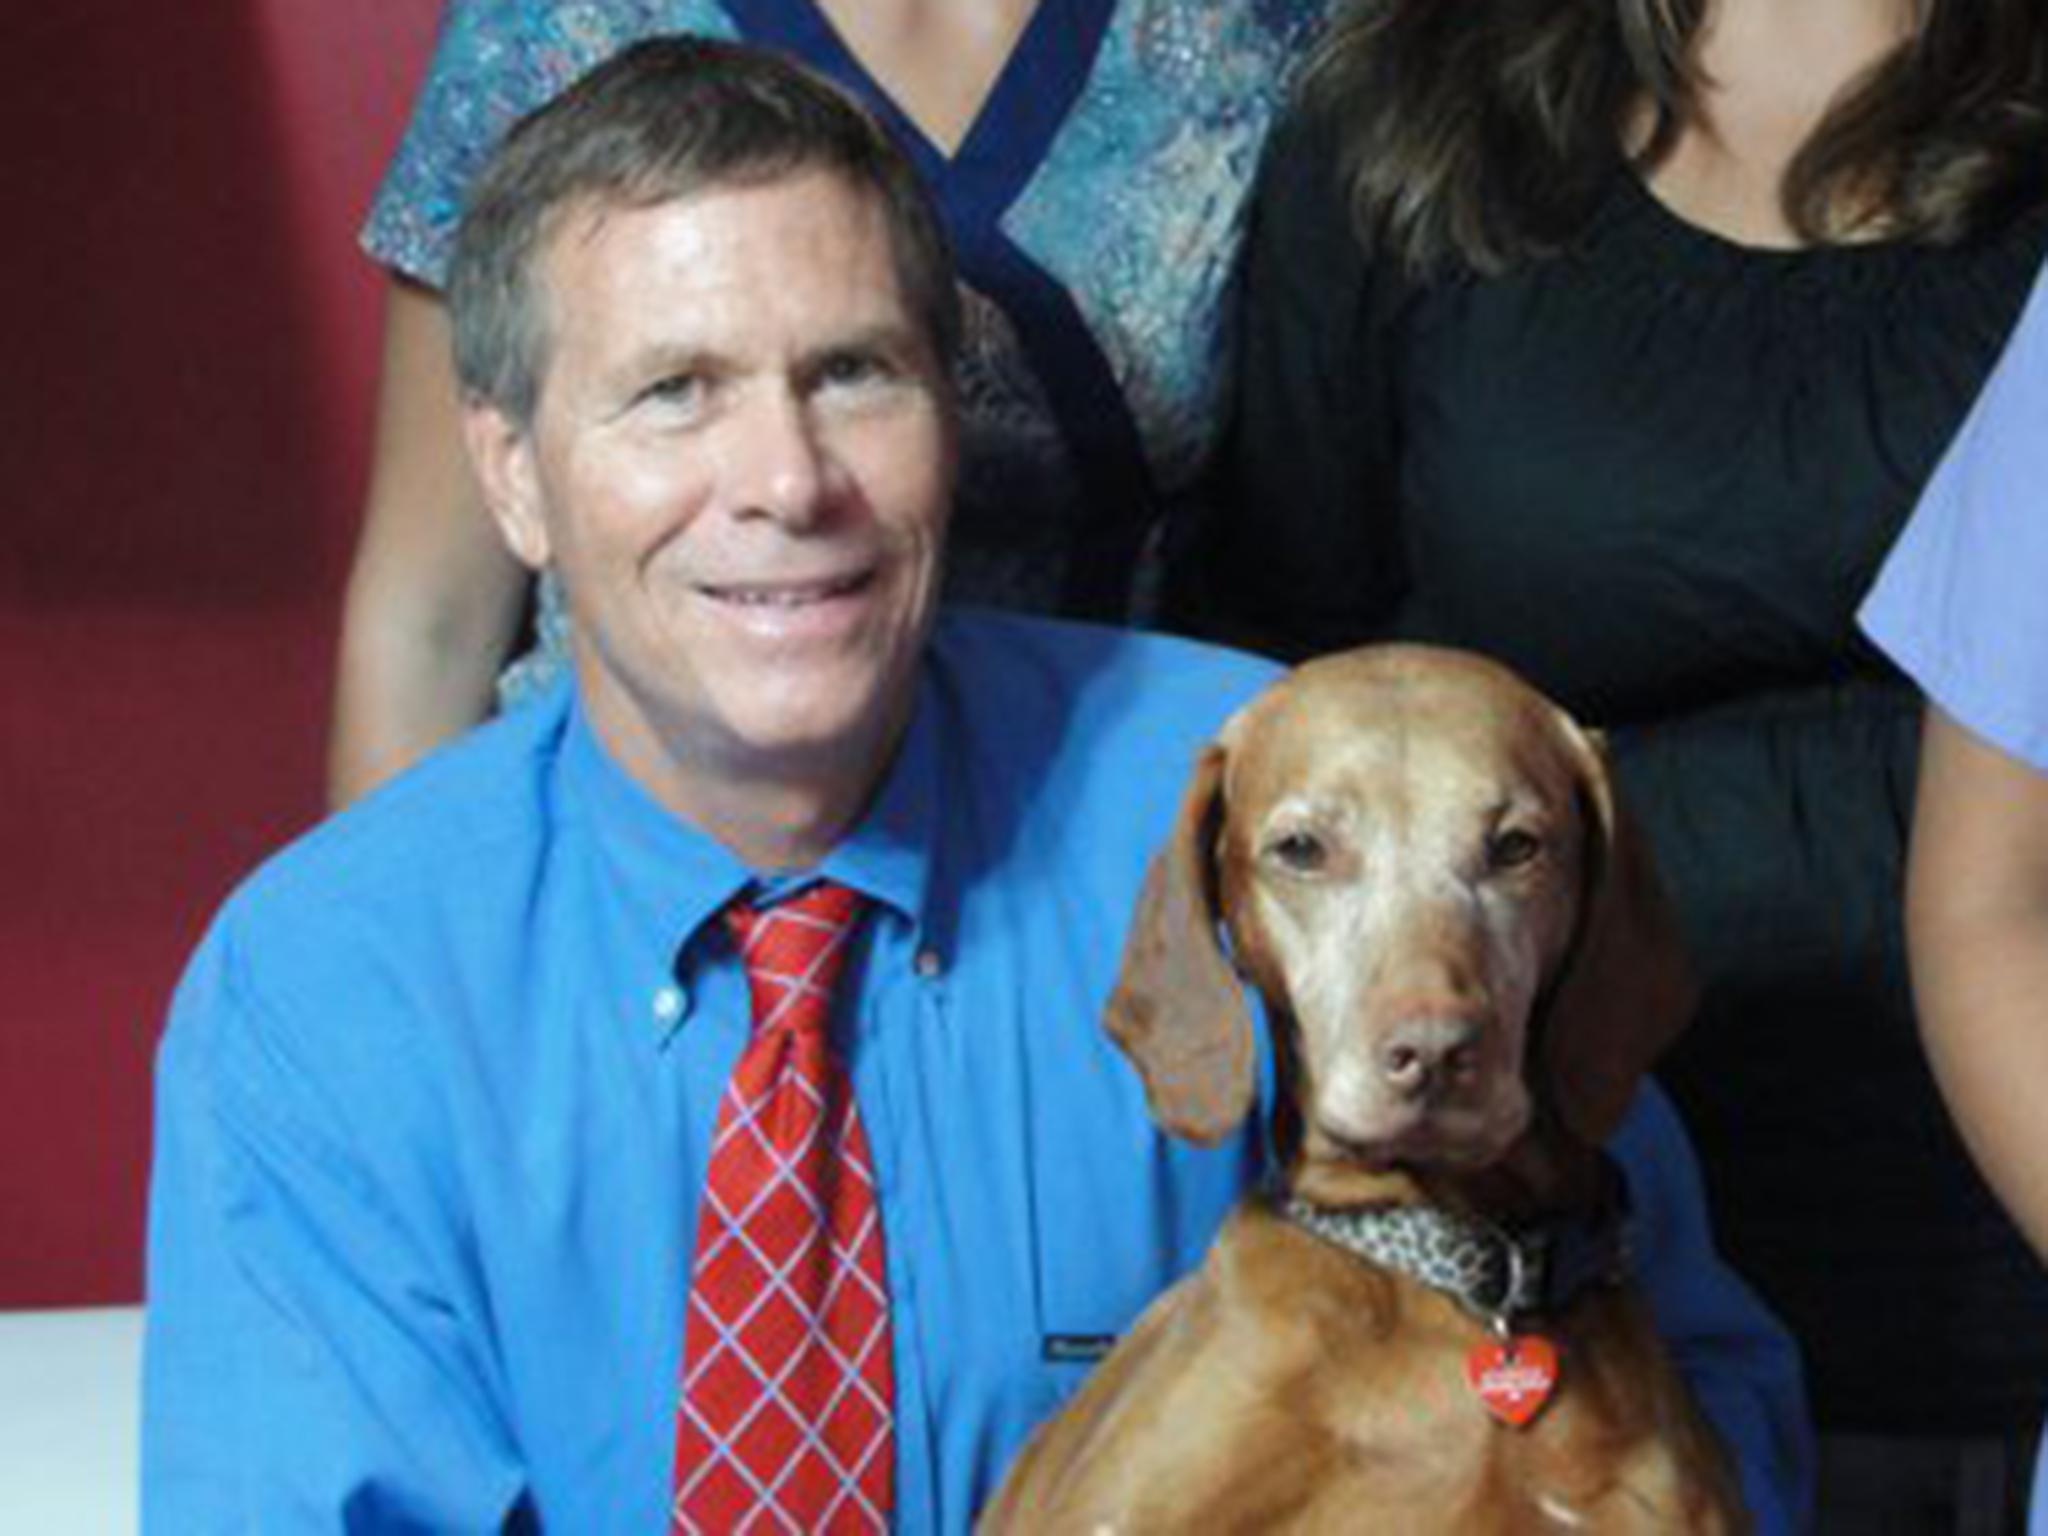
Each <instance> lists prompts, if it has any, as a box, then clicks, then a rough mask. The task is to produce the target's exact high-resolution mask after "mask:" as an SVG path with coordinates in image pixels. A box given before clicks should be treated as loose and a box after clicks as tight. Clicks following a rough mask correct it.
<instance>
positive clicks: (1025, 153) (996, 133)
mask: <svg viewBox="0 0 2048 1536" xmlns="http://www.w3.org/2000/svg"><path fill="white" fill-rule="evenodd" d="M726 8H727V10H728V12H729V13H730V14H731V15H732V17H733V19H734V20H735V21H736V22H737V23H738V25H739V29H740V33H741V35H742V36H743V37H744V38H745V39H746V40H747V41H748V42H750V43H757V44H760V45H762V46H764V47H770V48H779V49H781V50H782V51H784V52H786V53H789V54H792V55H794V56H795V57H797V58H800V59H802V60H803V61H804V62H805V63H806V64H808V65H809V66H810V67H811V68H813V69H815V70H817V71H818V72H819V73H820V74H823V75H825V76H827V77H828V78H830V79H832V80H834V81H836V82H838V83H839V84H840V85H842V86H844V87H846V88H847V89H848V90H851V91H852V92H854V93H855V94H856V95H857V96H859V97H860V98H861V100H863V101H865V102H867V103H868V105H869V106H870V108H872V109H873V110H874V111H875V112H876V114H877V115H878V116H879V117H881V119H882V120H883V122H884V123H885V124H886V125H887V127H888V128H889V130H890V131H891V132H892V133H893V134H895V135H896V138H897V141H898V142H899V143H901V144H902V145H903V146H904V147H905V148H906V149H908V150H909V151H910V153H911V155H912V157H913V158H914V159H915V160H916V161H917V168H918V171H919V172H920V173H921V174H922V175H923V176H924V177H925V178H926V182H927V184H928V185H929V186H930V187H931V189H932V191H933V193H934V194H935V195H936V196H937V197H938V199H939V201H940V202H941V203H942V204H943V205H945V206H946V209H947V212H948V214H949V222H958V223H960V224H963V225H984V224H988V223H991V222H993V221H994V220H995V219H997V218H1000V217H1001V216H1002V213H1003V210H1004V209H1006V208H1008V207H1009V205H1010V204H1011V203H1013V202H1015V201H1016V199H1017V196H1018V194H1019V193H1021V192H1022V191H1023V190H1024V185H1025V183H1027V182H1028V181H1029V180H1030V179H1031V176H1032V174H1033V173H1034V172H1035V171H1036V169H1037V167H1038V166H1039V165H1040V164H1041V163H1042V162H1043V161H1044V159H1045V156H1046V152H1047V150H1048V149H1049V148H1050V146H1051V144H1052V141H1053V139H1054V137H1055V136H1056V135H1057V134H1058V133H1059V130H1060V125H1061V124H1062V123H1064V122H1065V121H1066V117H1067V114H1068V112H1070V111H1071V110H1072V109H1073V105H1074V102H1075V101H1076V100H1077V99H1078V98H1079V96H1080V94H1081V90H1082V88H1083V87H1084V86H1085V85H1086V84H1087V83H1088V76H1089V73H1090V71H1092V70H1093V69H1094V67H1095V56H1096V54H1097V52H1098V51H1100V49H1101V46H1102V39H1103V37H1104V36H1105V35H1106V34H1107V33H1108V31H1109V22H1110V18H1111V17H1112V16H1113V15H1114V14H1115V11H1116V0H1039V4H1038V6H1037V8H1036V9H1035V10H1034V11H1033V12H1032V13H1031V17H1030V19H1029V20H1028V21H1026V22H1025V24H1024V30H1023V31H1022V32H1020V33H1019V34H1018V36H1017V41H1016V43H1015V44H1014V45H1013V46H1012V48H1011V50H1010V56H1009V57H1008V58H1007V59H1005V60H1004V61H1003V66H1002V68H1001V69H1000V70H998V71H997V73H996V77H995V79H994V81H992V82H991V83H990V86H989V90H988V94H987V96H986V97H984V98H983V100H982V103H981V106H980V108H979V109H978V110H977V111H976V113H975V116H974V120H973V121H972V122H971V123H969V124H968V126H967V132H966V135H965V136H964V137H963V138H962V139H961V141H960V144H959V147H958V148H957V149H956V150H955V151H954V152H953V153H952V154H951V155H948V154H947V153H946V152H945V151H944V150H942V149H940V148H939V146H938V145H937V144H936V143H935V142H933V140H932V139H931V137H930V136H929V135H928V134H926V132H925V131H924V129H923V128H921V127H919V126H918V123H917V121H916V119H914V118H913V117H911V115H910V114H909V113H908V112H906V111H905V110H904V109H903V107H902V106H901V104H900V103H898V102H897V100H896V98H895V97H894V96H893V95H891V94H890V92H889V90H888V87H887V86H886V85H884V84H883V83H882V81H881V80H880V79H878V78H877V77H876V76H875V75H874V74H873V73H871V72H870V71H869V69H868V67H867V66H866V65H865V64H863V63H862V62H861V61H860V58H859V57H858V56H857V55H856V54H855V53H854V52H853V50H852V49H851V48H849V47H848V46H847V45H846V40H845V39H844V38H842V37H841V36H840V35H839V33H838V31H837V30H836V29H835V28H834V27H833V25H832V21H831V18H830V17H828V16H827V15H826V14H825V13H824V11H823V10H822V9H820V8H819V6H818V4H817V0H726ZM964 232H965V231H964V229H963V230H956V232H955V233H956V235H958V234H961V233H964Z"/></svg>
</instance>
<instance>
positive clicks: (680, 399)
mask: <svg viewBox="0 0 2048 1536" xmlns="http://www.w3.org/2000/svg"><path fill="white" fill-rule="evenodd" d="M703 394H704V376H703V375H702V374H698V373H671V374H667V375H665V376H664V377H662V378H659V379H656V380H655V381H654V382H653V383H652V384H650V385H648V386H647V387H646V388H645V389H643V390H641V391H640V398H641V399H642V400H647V401H651V402H653V403H654V404H657V405H695V404H697V402H698V401H699V400H700V399H702V398H703Z"/></svg>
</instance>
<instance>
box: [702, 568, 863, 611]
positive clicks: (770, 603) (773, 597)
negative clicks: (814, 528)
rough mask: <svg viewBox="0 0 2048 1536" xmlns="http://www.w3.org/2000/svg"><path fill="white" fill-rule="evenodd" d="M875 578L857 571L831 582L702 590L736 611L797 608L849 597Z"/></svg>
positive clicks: (718, 586) (745, 584)
mask: <svg viewBox="0 0 2048 1536" xmlns="http://www.w3.org/2000/svg"><path fill="white" fill-rule="evenodd" d="M873 578H874V572H872V571H857V572H855V573H854V574H853V575H851V576H841V577H837V578H835V579H833V580H830V581H810V582H786V581H778V582H758V583H756V582H730V583H719V584H706V585H704V586H702V587H700V588H699V590H700V591H701V592H703V594H704V595H705V596H706V597H708V598H711V599H712V600H713V601H714V602H720V603H731V604H732V605H733V606H734V607H737V608H765V609H794V608H808V607H811V606H813V605H814V604H817V603H828V602H831V601H832V600H833V599H834V598H840V597H850V596H852V595H853V594H854V593H856V592H859V591H860V590H861V589H862V588H864V587H866V586H867V584H868V583H869V582H870V581H871V580H872V579H873Z"/></svg>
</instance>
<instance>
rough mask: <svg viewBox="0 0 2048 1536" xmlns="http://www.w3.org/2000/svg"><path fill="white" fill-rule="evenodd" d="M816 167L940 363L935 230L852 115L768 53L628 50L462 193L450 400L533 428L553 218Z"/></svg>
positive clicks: (956, 301) (940, 241)
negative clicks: (884, 257)
mask: <svg viewBox="0 0 2048 1536" xmlns="http://www.w3.org/2000/svg"><path fill="white" fill-rule="evenodd" d="M809 170H824V171H829V172H832V173H833V174H835V175H839V176H842V177H844V178H845V179H846V180H847V182H848V183H849V184H850V185H852V186H853V187H855V188H857V189H860V190H863V191H869V192H872V193H873V194H874V195H875V196H876V197H878V198H879V199H880V200H881V203H882V207H883V209H884V211H885V212H886V214H887V216H888V220H889V231H890V238H891V242H892V245H893V249H894V255H895V261H896V275H897V280H898V281H899V282H900V283H901V284H902V285H903V291H904V295H905V297H906V299H907V300H908V302H909V304H910V307H911V311H912V313H913V314H915V315H916V316H917V317H918V318H919V320H920V321H921V322H922V324H923V326H924V329H925V332H926V337H927V339H928V341H929V342H930V343H931V345H932V348H933V350H934V352H935V354H936V355H937V356H938V358H939V359H940V361H941V363H942V364H943V365H944V366H946V367H948V368H950V367H951V365H952V362H953V359H954V357H955V355H956V354H957V352H958V350H959V337H960V296H959V290H958V288H957V287H956V286H955V282H954V276H953V262H952V256H951V253H950V251H949V250H948V248H947V244H946V237H945V231H944V229H943V228H942V226H941V225H940V224H939V221H938V216H937V214H936V213H935V212H934V210H933V208H932V204H931V199H930V197H929V196H928V195H927V193H926V192H925V189H924V186H923V184H922V183H921V182H920V181H919V180H918V176H917V172H916V170H915V169H914V168H913V167H912V165H911V163H910V160H909V158H908V157H907V156H906V155H905V154H904V153H903V151H902V150H901V149H900V148H899V147H898V146H897V145H896V143H895V141H894V140H892V139H891V138H890V137H889V135H888V133H887V132H886V131H885V130H884V129H883V128H882V126H881V125H880V124H879V123H877V122H876V121H875V119H874V117H873V116H872V115H871V114H869V113H868V111H867V110H866V109H865V108H863V107H862V106H861V105H860V104H859V103H857V102H855V101H854V100H853V99H852V98H851V97H849V96H847V95H846V94H845V93H844V92H842V91H841V90H839V89H838V88H837V87H836V86H833V85H831V84H830V83H828V82H826V81H824V80H822V79H820V78H818V77H817V76H816V75H814V74H812V73H810V72H809V71H808V70H805V69H803V68H801V67H799V66H798V65H796V64H793V63H791V62H789V61H788V60H786V59H783V58H780V57H778V56H777V55H775V54H771V53H766V52H763V51H761V50H759V49H755V48H748V47H745V46H742V45H740V44H737V43H727V42H720V41H716V40H713V39H708V38H686V37H662V38H650V39H648V40H646V41H644V42H639V43H635V44H634V45H633V46H632V47H630V48H627V49H625V50H624V51H622V52H620V53H618V54H616V55H614V56H613V57H612V58H611V59H609V60H607V61H606V62H605V63H603V64H601V65H599V66H598V67H597V68H596V69H594V70H592V71H591V72H590V73H589V74H587V75H585V76H584V77H583V78H582V79H580V80H578V81H577V82H576V83H575V84H574V85H572V86H570V87H569V88H568V89H567V90H566V91H564V92H562V94H561V95H559V96H557V97H555V98H554V99H553V100H552V101H550V102H548V103H547V104H546V105H545V106H542V107H540V108H539V109H538V110H536V111H534V112H532V113H530V114H529V115H528V116H526V117H524V118H522V119H521V120H520V121H519V122H518V123H517V124H516V125H515V126H514V127H513V129H512V131H511V132H510V133H508V134H507V135H506V136H505V139H504V141H503V142H502V143H501V144H500V145H499V146H498V148H497V150H496V151H495V152H494V153H493V154H492V156H491V158H490V160H489V161H488V162H487V163H486V165H485V166H484V169H483V171H482V173H481V174H480V175H479V176H478V178H477V180H476V182H475V184H474V186H473V187H472V188H471V191H470V197H469V202H468V206H467V208H466V209H465V211H464V213H463V217H462V223H461V226H460V228H459V229H458V230H457V232H456V236H455V251H454V255H453V258H452V259H451V261H450V264H449V269H448V288H447V296H448V310H449V318H450V322H451V324H452V326H453V330H454V339H455V371H456V376H457V378H459V379H460V381H461V384H462V388H463V390H464V391H465V392H466V393H467V394H469V395H470V396H472V397H474V398H477V399H481V400H484V401H488V402H489V403H490V404H492V405H494V406H496V407H497V408H498V409H500V410H502V411H504V412H505V413H506V414H507V415H508V416H510V417H511V418H512V419H513V420H514V421H516V422H518V423H520V424H521V425H524V424H526V423H528V422H530V421H531V420H532V417H533V411H534V407H535V405H536V404H537V403H538V401H539V398H540V388H541V380H542V378H543V376H544V375H545V373H546V370H547V359H548V324H547V314H546V306H545V294H544V291H543V289H542V286H541V284H540V283H539V282H538V281H537V280H536V266H535V264H536V261H537V259H538V257H539V255H540V253H541V251H542V250H543V249H544V247H545V245H546V242H547V239H548V236H549V235H550V234H551V233H552V232H553V231H554V229H555V228H556V227H557V225H558V223H559V221H560V220H561V218H562V217H563V215H564V214H565V213H567V212H568V211H570V210H571V209H574V208H577V207H587V206H590V205H591V204H593V203H595V204H599V205H602V204H623V205H626V206H633V207H646V206H651V205H654V204H658V203H665V202H670V201H672V200H674V199H677V198H682V197H689V196H691V195H693V194H695V193H699V192H703V191H706V190H709V189H710V188H713V187H720V186H747V185H759V184H761V183H763V182H769V181H777V180H780V179H782V178H784V177H787V176H790V175H794V174H796V173H798V172H801V171H809Z"/></svg>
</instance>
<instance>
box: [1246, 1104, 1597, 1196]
mask: <svg viewBox="0 0 2048 1536" xmlns="http://www.w3.org/2000/svg"><path fill="white" fill-rule="evenodd" d="M1289 1143H1291V1144H1289ZM1275 1150H1276V1154H1277V1156H1278V1160H1279V1166H1280V1167H1281V1168H1282V1170H1283V1171H1284V1182H1285V1183H1286V1185H1287V1187H1288V1189H1290V1190H1291V1191H1292V1192H1293V1193H1294V1195H1295V1196H1296V1197H1298V1198H1299V1199H1302V1200H1305V1201H1307V1202H1308V1203H1309V1204H1310V1205H1316V1206H1323V1207H1326V1208H1329V1209H1336V1210H1342V1209H1350V1208H1355V1207H1359V1206H1396V1205H1430V1206H1436V1207H1438V1208H1439V1209H1442V1210H1447V1211H1452V1212H1455V1213H1457V1214H1460V1215H1477V1216H1484V1217H1486V1218H1488V1219H1489V1220H1493V1221H1498V1222H1505V1223H1508V1224H1525V1223H1533V1222H1537V1221H1541V1220H1545V1219H1547V1218H1550V1217H1554V1216H1556V1215H1559V1214H1560V1213H1564V1212H1570V1211H1580V1210H1585V1209H1588V1208H1589V1207H1591V1206H1592V1205H1594V1204H1595V1203H1596V1202H1598V1201H1599V1200H1600V1199H1602V1198H1603V1196H1604V1192H1605V1186H1604V1180H1605V1177H1606V1175H1605V1173H1604V1171H1603V1169H1602V1166H1601V1159H1600V1155H1599V1153H1598V1151H1597V1150H1596V1149H1594V1148H1592V1147H1589V1146H1587V1145H1586V1144H1585V1143H1584V1142H1583V1141H1580V1140H1579V1139H1578V1138H1576V1137H1574V1136H1573V1135H1572V1134H1571V1133H1570V1132H1569V1131H1568V1130H1566V1129H1565V1128H1564V1127H1563V1126H1562V1125H1560V1124H1559V1123H1558V1122H1557V1120H1556V1118H1555V1116H1553V1115H1551V1114H1549V1113H1547V1112H1545V1111H1543V1110H1541V1109H1539V1110H1538V1112H1537V1114H1536V1115H1535V1117H1534V1118H1533V1120H1532V1121H1531V1124H1530V1126H1529V1128H1528V1129H1527V1130H1526V1131H1524V1132H1523V1133H1522V1135H1521V1136H1520V1137H1519V1138H1518V1139H1517V1140H1516V1141H1515V1142H1514V1143H1513V1144H1512V1145H1511V1146H1510V1147H1509V1148H1508V1150H1507V1151H1506V1152H1505V1153H1504V1154H1503V1155H1502V1156H1501V1157H1499V1158H1498V1159H1496V1160H1495V1161H1494V1162H1492V1163H1489V1164H1488V1165H1487V1166H1485V1167H1484V1168H1440V1167H1410V1166H1403V1165H1397V1166H1394V1167H1391V1168H1369V1167H1366V1166H1364V1165H1362V1164H1360V1163H1358V1162H1355V1161H1351V1160H1347V1159H1343V1158H1339V1157H1330V1156H1323V1155H1317V1154H1316V1153H1315V1152H1313V1151H1311V1150H1309V1149H1308V1145H1307V1141H1306V1138H1304V1137H1302V1136H1301V1135H1300V1133H1299V1131H1298V1130H1294V1131H1291V1132H1290V1133H1289V1134H1287V1135H1286V1136H1285V1138H1284V1140H1283V1141H1282V1144H1281V1145H1278V1146H1277V1147H1276V1149H1275Z"/></svg>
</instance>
